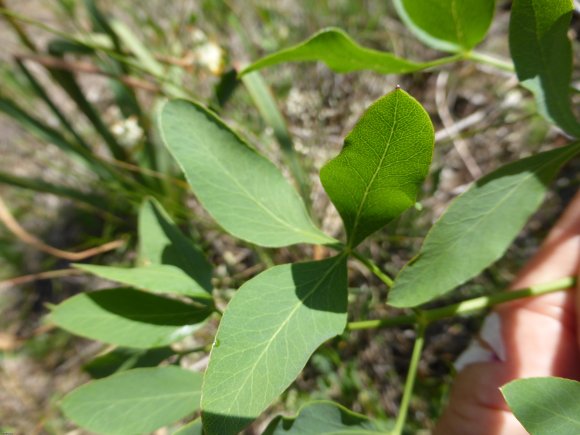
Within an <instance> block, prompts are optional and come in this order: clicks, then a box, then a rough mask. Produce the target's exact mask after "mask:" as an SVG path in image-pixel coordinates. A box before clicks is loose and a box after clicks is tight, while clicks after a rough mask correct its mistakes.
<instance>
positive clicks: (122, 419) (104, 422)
mask: <svg viewBox="0 0 580 435" xmlns="http://www.w3.org/2000/svg"><path fill="white" fill-rule="evenodd" d="M201 383H202V374H201V373H196V372H192V371H188V370H183V369H180V368H179V367H174V366H169V367H156V368H144V369H134V370H129V371H126V372H123V373H118V374H116V375H113V376H110V377H108V378H104V379H100V380H98V381H93V382H90V383H88V384H85V385H83V386H81V387H79V388H77V389H76V390H74V391H73V392H71V393H69V394H68V395H67V396H66V397H65V398H64V399H63V401H62V404H61V407H62V410H63V411H64V414H65V415H66V417H67V418H69V419H70V420H72V421H74V422H75V423H76V424H78V425H79V426H81V427H83V428H85V429H89V430H91V431H93V432H97V433H102V434H107V435H113V434H118V435H134V434H141V433H151V432H152V431H154V430H155V429H158V428H160V427H162V426H165V425H168V424H171V423H173V422H175V421H177V420H179V419H180V418H183V417H185V416H187V415H189V414H191V413H193V412H194V411H196V410H197V409H198V408H199V400H200V395H201Z"/></svg>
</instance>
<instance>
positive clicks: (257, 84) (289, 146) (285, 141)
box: [242, 72, 310, 206]
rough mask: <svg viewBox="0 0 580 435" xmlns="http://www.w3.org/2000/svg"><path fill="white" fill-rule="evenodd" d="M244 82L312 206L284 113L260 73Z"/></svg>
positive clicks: (307, 185)
mask: <svg viewBox="0 0 580 435" xmlns="http://www.w3.org/2000/svg"><path fill="white" fill-rule="evenodd" d="M242 82H243V83H244V85H245V87H246V89H247V90H248V92H249V94H250V96H251V97H252V100H253V101H254V104H255V105H256V107H257V108H258V111H259V112H260V115H262V118H264V121H265V122H266V124H268V125H269V126H270V127H272V129H273V130H274V136H275V137H276V140H277V141H278V143H279V144H280V149H281V150H282V153H283V154H284V157H285V159H286V162H287V164H288V167H289V168H290V172H291V173H292V176H293V177H294V180H295V181H296V183H297V185H298V190H299V191H300V194H301V196H302V199H303V200H304V202H305V204H307V206H308V204H310V182H309V181H308V177H307V175H306V173H305V172H304V169H303V167H302V165H301V163H300V159H299V157H298V155H297V154H296V150H295V149H294V143H293V141H292V137H291V136H290V132H289V131H288V128H287V127H286V121H285V120H284V117H283V116H282V113H280V110H279V109H278V105H277V104H276V101H275V100H274V97H273V96H272V93H271V92H270V90H269V89H268V85H267V84H266V82H265V81H264V79H263V78H262V76H261V75H260V73H259V72H253V73H251V74H246V75H244V76H242Z"/></svg>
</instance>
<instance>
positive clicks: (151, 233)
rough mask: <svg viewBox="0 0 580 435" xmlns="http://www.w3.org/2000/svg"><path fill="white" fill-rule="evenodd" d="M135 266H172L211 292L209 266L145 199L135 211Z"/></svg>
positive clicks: (158, 208)
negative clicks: (137, 240)
mask: <svg viewBox="0 0 580 435" xmlns="http://www.w3.org/2000/svg"><path fill="white" fill-rule="evenodd" d="M139 264H140V265H143V266H155V265H161V264H163V265H172V266H176V267H178V268H179V269H181V270H182V271H184V272H185V273H186V274H187V275H189V277H190V278H191V279H192V280H193V281H194V282H195V283H197V287H198V289H205V291H206V292H207V293H211V291H212V285H211V274H212V270H211V265H210V264H209V262H208V261H207V260H206V258H205V256H204V255H203V253H202V252H201V251H200V250H199V249H198V248H197V247H196V246H195V245H194V244H193V243H192V241H191V240H190V239H189V238H187V237H186V236H185V235H184V234H183V233H182V232H181V231H180V230H179V228H178V227H177V225H175V223H174V222H173V221H172V220H171V218H170V217H169V215H168V214H167V212H166V211H165V210H164V209H163V207H162V206H161V204H159V203H158V202H157V201H156V200H154V199H147V200H145V201H144V202H143V205H142V206H141V210H140V211H139Z"/></svg>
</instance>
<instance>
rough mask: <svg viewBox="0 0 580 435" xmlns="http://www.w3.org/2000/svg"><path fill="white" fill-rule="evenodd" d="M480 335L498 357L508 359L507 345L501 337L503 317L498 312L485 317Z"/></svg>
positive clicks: (503, 359) (501, 359)
mask: <svg viewBox="0 0 580 435" xmlns="http://www.w3.org/2000/svg"><path fill="white" fill-rule="evenodd" d="M479 336H480V337H481V339H482V340H483V341H484V342H485V343H487V344H488V345H489V347H490V348H491V349H492V350H493V352H494V353H495V356H496V357H497V359H499V360H500V361H505V360H506V352H505V346H504V344H503V339H502V337H501V318H500V317H499V314H498V313H496V312H493V313H491V314H489V315H488V316H487V317H486V318H485V320H484V321H483V326H482V327H481V331H480V332H479Z"/></svg>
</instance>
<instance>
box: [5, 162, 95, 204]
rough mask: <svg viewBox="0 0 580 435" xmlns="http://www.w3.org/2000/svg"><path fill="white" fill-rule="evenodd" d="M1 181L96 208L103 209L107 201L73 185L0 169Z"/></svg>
mask: <svg viewBox="0 0 580 435" xmlns="http://www.w3.org/2000/svg"><path fill="white" fill-rule="evenodd" d="M0 183H4V184H8V185H10V186H14V187H20V188H22V189H28V190H32V191H34V192H42V193H51V194H53V195H57V196H60V197H63V198H68V199H72V200H74V201H77V202H80V203H83V204H87V205H89V206H92V207H94V208H96V209H99V210H100V209H102V208H103V206H104V204H105V201H104V199H103V198H102V197H101V196H98V195H95V194H91V193H87V192H83V191H80V190H76V189H73V188H71V187H65V186H58V185H55V184H52V183H47V182H46V181H44V180H39V179H36V178H28V177H19V176H16V175H11V174H7V173H5V172H1V171H0Z"/></svg>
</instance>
